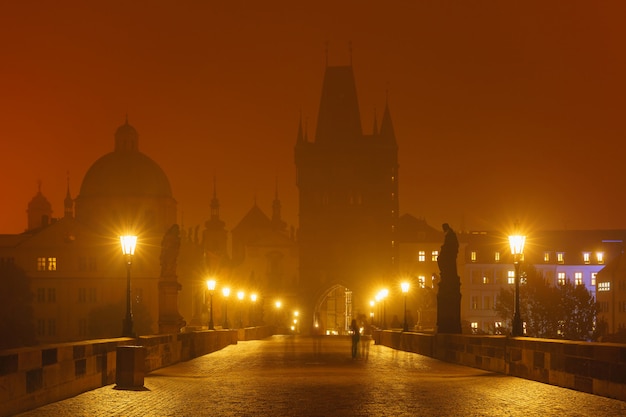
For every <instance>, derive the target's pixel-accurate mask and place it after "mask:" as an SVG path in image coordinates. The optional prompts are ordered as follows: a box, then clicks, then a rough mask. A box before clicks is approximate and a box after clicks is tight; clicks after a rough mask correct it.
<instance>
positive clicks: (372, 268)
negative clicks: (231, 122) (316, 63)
mask: <svg viewBox="0 0 626 417" xmlns="http://www.w3.org/2000/svg"><path fill="white" fill-rule="evenodd" d="M374 129H375V131H374V133H373V134H371V135H366V134H363V132H362V129H361V118H360V114H359V106H358V99H357V92H356V87H355V80H354V74H353V69H352V66H335V67H333V66H327V67H326V73H325V75H324V82H323V86H322V96H321V101H320V107H319V115H318V122H317V129H316V132H315V142H309V141H308V140H307V139H306V138H305V134H304V133H303V132H302V122H300V126H299V128H298V135H297V136H298V138H297V142H296V146H295V163H296V173H297V175H296V182H297V186H298V189H299V210H300V213H299V225H300V229H299V232H298V241H299V247H300V282H301V285H302V288H303V295H305V296H306V295H308V296H309V297H311V296H313V297H319V296H320V294H322V293H323V292H324V291H325V289H326V288H328V286H332V285H343V286H345V287H348V288H349V289H350V290H352V291H353V293H354V297H355V302H356V305H355V306H356V308H359V307H360V304H363V305H364V303H366V302H367V301H368V300H369V299H368V300H365V299H364V298H365V297H370V292H371V291H374V288H371V287H370V286H371V285H372V283H374V282H381V280H384V279H387V278H391V277H392V276H393V275H394V273H395V268H396V265H395V264H396V257H397V255H396V252H397V247H396V238H395V230H396V225H397V222H398V147H397V144H396V138H395V134H394V129H393V125H392V122H391V115H390V112H389V107H388V105H385V111H384V115H383V119H382V122H381V126H380V130H378V127H377V125H376V124H375V128H374ZM366 291H368V292H367V294H366ZM359 297H360V302H359V301H358V300H357V299H359ZM362 311H363V310H362Z"/></svg>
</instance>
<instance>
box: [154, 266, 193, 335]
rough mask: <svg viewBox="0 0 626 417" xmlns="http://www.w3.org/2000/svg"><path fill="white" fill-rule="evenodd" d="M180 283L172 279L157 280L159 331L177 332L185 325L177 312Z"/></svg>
mask: <svg viewBox="0 0 626 417" xmlns="http://www.w3.org/2000/svg"><path fill="white" fill-rule="evenodd" d="M180 289H181V285H180V284H179V283H178V281H176V278H174V280H168V281H165V280H161V281H160V282H159V333H160V334H169V333H178V332H180V329H181V328H183V327H185V324H186V323H185V320H183V317H182V316H181V315H180V313H179V312H178V291H180Z"/></svg>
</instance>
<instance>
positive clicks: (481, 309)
mask: <svg viewBox="0 0 626 417" xmlns="http://www.w3.org/2000/svg"><path fill="white" fill-rule="evenodd" d="M625 238H626V231H624V230H578V231H577V230H565V231H543V232H537V233H534V234H533V236H528V237H527V241H526V245H525V247H524V255H523V260H522V263H523V264H530V265H532V266H533V267H534V268H535V269H536V270H537V272H538V273H539V274H541V275H542V276H543V277H544V278H545V279H546V280H547V282H548V283H550V284H551V285H553V286H556V285H562V284H564V283H565V282H567V281H569V282H571V283H573V284H575V285H584V286H585V288H587V290H588V291H589V292H590V293H591V295H592V296H594V297H595V296H596V294H597V292H596V287H597V285H598V274H599V273H600V271H601V270H602V269H603V268H604V267H605V265H606V264H607V263H608V262H610V261H611V260H614V259H616V258H617V257H618V256H619V254H620V253H621V250H622V245H623V242H624V239H625ZM460 240H461V241H462V242H463V244H462V248H463V251H462V252H460V257H462V259H461V262H462V270H463V272H462V274H461V280H462V281H461V292H462V294H463V297H462V300H461V317H462V319H463V321H464V322H465V323H466V326H468V327H469V328H468V329H466V330H467V331H472V332H474V333H491V334H493V333H499V329H500V328H502V327H503V326H504V324H505V323H502V319H501V318H499V317H498V315H497V313H496V311H495V306H496V303H497V301H498V300H497V297H498V296H499V294H500V290H501V289H502V288H513V287H514V284H515V269H514V265H513V257H512V255H511V251H510V247H509V242H508V237H507V236H506V235H504V234H502V233H493V232H474V233H466V234H463V235H461V236H460ZM598 291H600V290H598ZM598 295H599V294H598ZM598 300H599V298H598ZM522 319H523V318H522ZM504 327H506V326H504Z"/></svg>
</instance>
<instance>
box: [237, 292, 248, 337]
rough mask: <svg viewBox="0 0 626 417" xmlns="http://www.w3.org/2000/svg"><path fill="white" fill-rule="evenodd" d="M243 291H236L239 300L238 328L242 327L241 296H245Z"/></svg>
mask: <svg viewBox="0 0 626 417" xmlns="http://www.w3.org/2000/svg"><path fill="white" fill-rule="evenodd" d="M245 295H246V294H245V293H244V292H243V291H238V292H237V299H238V300H239V326H238V327H239V328H240V329H241V328H243V298H244V297H245Z"/></svg>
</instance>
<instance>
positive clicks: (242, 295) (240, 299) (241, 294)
mask: <svg viewBox="0 0 626 417" xmlns="http://www.w3.org/2000/svg"><path fill="white" fill-rule="evenodd" d="M244 296H245V293H244V292H243V291H238V292H237V298H238V299H239V301H242V300H243V297H244Z"/></svg>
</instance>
